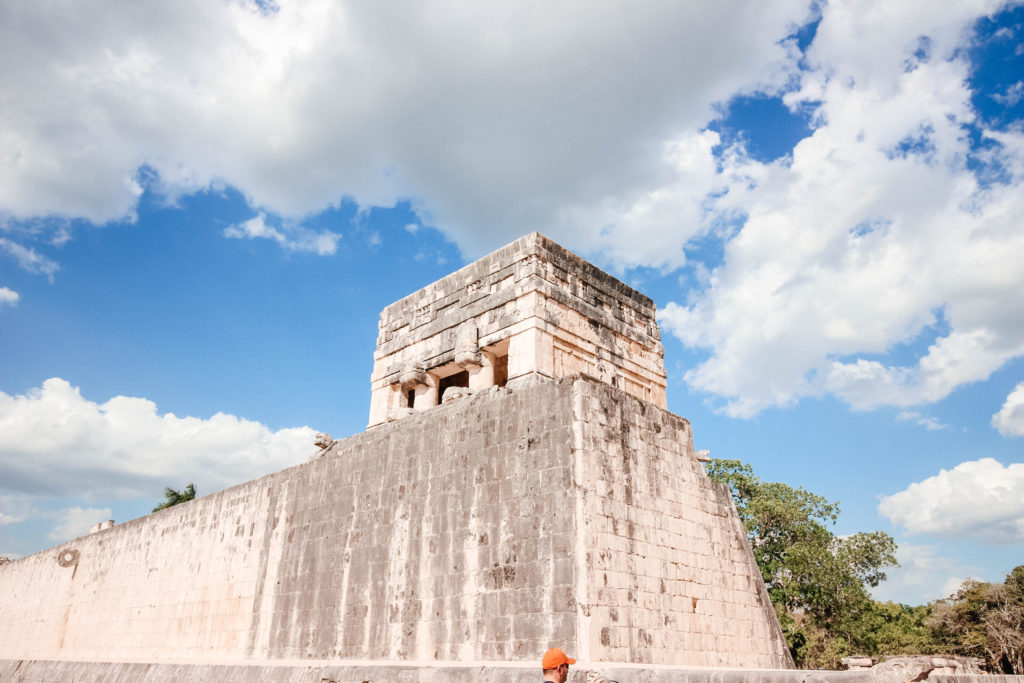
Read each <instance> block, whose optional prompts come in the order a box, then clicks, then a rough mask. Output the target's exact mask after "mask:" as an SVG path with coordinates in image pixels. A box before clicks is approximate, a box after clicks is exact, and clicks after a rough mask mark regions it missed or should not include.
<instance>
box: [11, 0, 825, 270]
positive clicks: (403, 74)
mask: <svg viewBox="0 0 1024 683" xmlns="http://www.w3.org/2000/svg"><path fill="white" fill-rule="evenodd" d="M277 4H278V6H279V8H278V9H277V11H272V12H262V11H259V9H258V8H257V7H256V6H255V5H254V4H253V3H250V2H214V3H210V2H206V1H205V0H182V1H181V2H175V3H165V2H157V1H156V0H148V1H143V2H139V3H136V4H134V5H133V10H132V11H131V12H125V11H113V10H111V11H107V12H103V13H102V14H101V15H98V14H97V11H96V8H86V7H84V6H78V5H72V6H69V7H62V8H61V9H60V11H58V10H57V9H56V8H54V7H52V6H49V5H47V4H46V3H21V4H17V5H14V6H12V7H11V8H9V9H8V11H7V13H6V16H5V23H6V25H7V26H9V27H11V30H10V31H8V32H7V34H6V39H5V40H4V41H2V43H0V61H2V62H3V63H4V64H5V65H7V67H8V68H5V69H4V70H3V73H0V91H2V92H4V93H5V94H6V95H7V97H5V98H4V100H3V103H2V104H0V118H2V119H3V121H4V127H3V131H0V149H2V150H3V153H2V154H0V174H2V176H3V177H4V178H5V182H3V183H0V213H2V212H7V213H8V214H10V215H11V216H13V217H14V218H26V217H32V216H44V215H59V216H75V217H84V218H86V219H88V220H91V221H93V222H96V223H102V222H105V221H108V220H112V219H118V218H126V217H127V218H131V217H132V216H133V215H134V211H135V207H136V202H137V200H138V197H139V194H140V191H141V188H140V182H141V181H140V180H138V179H137V177H136V176H137V169H138V168H139V167H140V165H142V164H146V165H148V166H149V167H150V168H152V169H154V170H155V171H156V172H157V173H158V174H159V179H160V180H159V182H160V188H158V189H160V190H162V191H163V192H165V193H167V194H168V195H170V196H171V197H174V196H177V195H180V194H183V193H188V192H192V191H195V190H197V189H200V188H204V187H207V186H209V185H210V184H211V183H214V184H216V183H225V184H229V185H231V186H234V187H236V188H238V189H239V190H241V191H242V193H243V194H244V195H245V196H246V197H247V198H248V200H249V201H250V203H251V205H252V206H253V207H254V208H257V209H260V210H264V211H267V212H271V213H275V214H278V215H282V216H285V217H287V218H289V219H293V220H299V219H301V218H302V217H303V216H305V215H308V214H310V213H313V212H318V211H321V210H322V209H324V208H326V207H327V206H330V205H333V204H336V203H338V202H339V201H341V200H342V198H348V199H351V200H352V201H354V202H356V203H357V204H359V205H360V207H364V208H365V207H370V206H391V205H393V204H394V203H395V202H396V201H400V200H409V201H411V202H412V204H413V206H414V208H415V209H416V211H417V212H418V213H419V214H420V216H421V217H422V218H423V219H424V221H425V224H426V225H431V226H436V227H438V228H440V229H442V230H443V231H444V232H446V233H447V234H448V236H450V237H453V238H455V239H456V240H457V241H458V243H459V244H460V246H462V247H463V248H464V249H465V250H466V251H467V252H468V253H470V254H477V253H480V252H482V251H484V250H488V249H491V248H494V247H496V246H498V245H500V244H503V243H505V242H508V241H511V239H514V238H516V237H519V236H520V235H521V234H523V233H525V232H527V231H529V230H533V229H541V230H544V231H545V232H548V233H549V234H551V235H552V237H555V238H556V239H561V240H563V241H566V242H571V243H573V244H574V245H575V246H576V247H577V248H579V249H584V250H590V251H597V250H601V249H604V250H606V251H607V253H608V254H609V255H610V256H611V257H613V258H614V259H616V260H617V261H619V262H621V263H624V264H628V263H639V262H646V261H648V260H651V259H653V260H655V261H657V262H658V263H659V264H660V263H665V264H672V263H679V262H681V260H682V256H681V247H682V244H683V240H684V239H685V237H686V235H687V234H689V233H690V232H692V230H693V229H694V228H693V226H691V225H689V223H688V221H689V218H690V217H691V216H692V215H694V212H695V210H694V209H693V208H692V207H689V206H679V207H678V208H679V209H680V210H681V211H682V214H681V215H679V216H675V217H673V216H672V215H671V213H670V210H671V208H672V206H673V205H676V206H678V205H679V203H680V202H685V201H689V195H688V194H687V193H686V192H685V188H686V187H687V184H688V182H689V181H695V182H702V180H701V178H700V177H698V176H694V175H686V174H690V173H694V172H703V164H704V163H705V161H706V159H698V158H695V159H692V160H687V159H684V158H680V155H679V154H678V153H677V150H676V147H677V143H679V141H682V142H683V144H684V145H685V144H686V143H688V142H689V141H691V140H692V139H693V138H694V136H697V135H699V131H700V129H701V128H703V127H704V126H705V125H706V124H707V122H708V121H709V120H710V119H711V118H713V116H714V115H715V114H714V112H715V109H714V104H715V103H716V102H720V101H724V100H726V99H728V98H729V97H731V96H732V95H734V94H735V93H737V92H742V91H752V90H755V89H757V88H761V87H766V88H769V89H773V88H775V87H777V86H779V85H782V84H784V83H786V82H787V81H788V80H789V79H790V78H791V77H792V75H793V73H794V71H795V69H796V59H797V57H798V55H797V54H796V53H795V50H794V47H793V44H792V41H786V40H784V39H785V38H786V36H787V35H788V34H789V33H790V32H791V30H792V29H793V28H794V27H795V25H797V24H799V23H802V22H803V21H804V20H805V19H806V17H807V15H808V14H809V10H808V2H807V0H780V1H779V2H774V3H757V4H754V5H751V4H750V3H744V2H740V1H739V0H731V1H726V2H719V3H714V4H712V5H703V4H702V5H696V4H694V5H686V4H679V3H672V2H650V3H642V4H640V5H638V4H637V3H631V2H625V1H618V2H602V3H599V4H597V5H595V4H594V3H589V2H582V1H581V0H577V1H575V2H564V3H557V4H546V5H544V6H543V7H541V8H538V6H533V5H530V4H524V3H506V4H503V5H493V4H492V5H486V6H484V5H479V6H477V5H467V4H466V3H462V2H456V1H455V0H432V1H429V2H426V3H412V4H403V5H401V6H394V5H388V4H386V3H356V2H334V1H327V0H311V1H304V2H297V1H295V0H291V1H289V0H283V1H281V2H279V3H277ZM100 16H102V19H100V18H99V17H100ZM670 182H671V183H673V188H672V189H671V190H670V191H669V192H668V193H661V191H660V190H659V188H661V187H663V186H665V185H666V183H670ZM693 194H694V195H695V194H696V193H693ZM662 199H664V201H665V203H662ZM698 203H699V202H698ZM659 206H660V209H659ZM645 217H650V218H651V219H652V220H656V221H658V223H657V226H655V229H651V230H649V231H648V232H647V233H646V237H648V238H652V239H654V238H657V239H658V240H660V241H661V242H662V243H663V244H664V245H666V246H668V247H669V248H668V249H667V250H666V251H665V252H664V253H657V252H655V251H654V250H653V249H652V248H650V247H649V246H648V245H647V244H646V242H647V240H639V241H638V240H636V239H635V234H634V232H635V230H637V227H636V226H635V225H634V223H635V222H636V221H639V220H641V219H642V218H645ZM592 219H600V220H601V221H603V222H602V223H601V224H597V223H590V222H589V221H591V220H592ZM619 221H622V222H623V223H624V225H623V227H621V228H620V227H618V223H619ZM666 226H667V227H668V228H669V230H670V231H679V235H678V237H677V238H676V239H672V237H671V236H670V235H669V236H665V235H662V234H661V232H660V231H661V230H663V229H664V228H665V227H666Z"/></svg>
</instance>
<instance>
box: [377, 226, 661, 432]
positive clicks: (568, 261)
mask: <svg viewBox="0 0 1024 683" xmlns="http://www.w3.org/2000/svg"><path fill="white" fill-rule="evenodd" d="M654 314H655V307H654V302H652V301H651V299H649V298H648V297H646V296H645V295H643V294H641V293H640V292H637V291H636V290H634V289H632V288H631V287H629V286H627V285H625V284H623V283H622V282H620V281H619V280H616V279H615V278H613V277H612V276H610V275H608V274H607V273H604V272H603V271H601V270H599V269H598V268H596V267H594V266H593V265H591V264H590V263H588V262H586V261H584V260H583V259H581V258H579V257H578V256H576V255H575V254H573V253H572V252H570V251H568V250H566V249H564V248H563V247H561V246H559V245H557V244H555V243H554V242H552V241H551V240H549V239H547V238H546V237H544V236H543V235H541V234H539V233H533V234H531V235H527V236H526V237H523V238H521V239H519V240H517V241H515V242H513V243H512V244H509V245H508V246H506V247H503V248H501V249H499V250H497V251H495V252H494V253H492V254H490V255H488V256H485V257H484V258H482V259H480V260H479V261H476V262H474V263H472V264H470V265H468V266H466V267H465V268H462V269H461V270H459V271H456V272H455V273H452V274H451V275H449V276H447V277H444V278H442V279H441V280H438V281H437V282H435V283H433V284H431V285H429V286H427V287H424V288H423V289H421V290H420V291H418V292H415V293H413V294H411V295H409V296H407V297H405V298H404V299H402V300H400V301H398V302H396V303H394V304H392V305H390V306H388V307H387V308H385V309H384V311H383V312H382V313H381V315H380V323H379V329H380V332H379V335H378V338H377V351H376V353H375V354H374V369H373V375H372V378H371V383H372V393H371V406H370V421H369V424H370V426H374V425H377V424H382V423H384V422H387V421H389V420H394V419H397V418H399V417H402V416H404V415H407V414H408V413H407V412H406V411H404V410H403V409H405V408H408V407H410V404H411V405H412V407H414V408H415V409H416V410H424V409H427V408H432V407H434V406H436V405H438V403H439V399H440V398H441V395H442V394H443V392H444V389H445V388H446V387H445V386H444V384H445V382H446V381H456V382H459V383H460V385H461V386H465V387H468V388H469V389H471V390H474V391H478V390H481V389H485V388H487V387H489V386H492V385H495V384H497V385H499V386H500V385H504V384H505V383H506V382H509V383H511V384H512V385H515V384H517V383H521V382H522V380H524V379H525V378H526V377H527V376H529V375H535V374H536V375H541V376H543V377H565V376H569V375H573V374H576V373H584V374H587V375H590V376H592V377H595V378H597V379H599V380H601V381H604V382H607V383H609V384H612V385H613V386H616V387H619V388H621V389H623V390H625V391H626V392H628V393H630V394H632V395H634V396H636V397H638V398H641V399H643V400H645V401H648V402H651V403H653V404H655V405H657V406H660V407H665V383H666V380H665V363H664V349H663V347H662V345H661V333H660V331H659V330H658V324H657V322H656V321H655V317H654Z"/></svg>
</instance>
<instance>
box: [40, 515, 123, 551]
mask: <svg viewBox="0 0 1024 683" xmlns="http://www.w3.org/2000/svg"><path fill="white" fill-rule="evenodd" d="M110 515H111V512H110V508H81V507H70V508H64V509H63V510H60V511H59V512H58V513H57V524H55V525H54V527H53V529H51V530H50V533H48V534H47V538H49V539H50V540H51V541H53V542H55V543H63V542H64V541H68V540H71V539H72V538H78V537H79V536H85V535H86V534H87V533H89V528H90V527H91V526H92V525H93V524H96V523H98V522H102V521H105V520H108V519H110Z"/></svg>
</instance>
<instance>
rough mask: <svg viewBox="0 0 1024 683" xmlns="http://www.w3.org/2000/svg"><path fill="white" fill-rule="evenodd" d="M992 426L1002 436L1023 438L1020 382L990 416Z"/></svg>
mask: <svg viewBox="0 0 1024 683" xmlns="http://www.w3.org/2000/svg"><path fill="white" fill-rule="evenodd" d="M992 426H993V427H995V428H996V429H998V430H999V433H1000V434H1002V435H1003V436H1024V382H1021V383H1020V384H1018V385H1017V386H1016V387H1014V389H1013V391H1011V392H1010V394H1009V396H1007V397H1006V401H1005V402H1004V403H1003V407H1002V408H1000V409H999V412H998V413H996V414H995V415H993V416H992Z"/></svg>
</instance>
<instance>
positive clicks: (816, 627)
mask: <svg viewBox="0 0 1024 683" xmlns="http://www.w3.org/2000/svg"><path fill="white" fill-rule="evenodd" d="M707 473H708V475H709V476H710V477H711V478H712V479H714V480H715V481H719V482H722V483H724V484H725V485H726V486H728V487H729V490H730V491H731V492H732V497H733V501H734V502H735V504H736V511H737V512H738V513H739V516H740V519H741V520H742V521H743V525H744V527H745V528H746V530H747V534H748V538H749V540H750V545H751V549H752V550H753V553H754V558H755V559H756V560H757V564H758V567H760V569H761V576H762V577H763V578H764V582H765V585H766V587H767V588H768V595H769V596H770V597H771V600H772V603H773V604H774V605H775V608H776V612H777V613H778V614H779V620H780V623H781V624H782V626H783V630H784V632H785V633H786V639H787V641H788V643H789V647H790V650H791V651H792V653H793V657H794V660H795V661H796V662H797V664H798V665H802V666H809V667H818V666H824V667H826V668H839V666H840V661H839V660H841V659H842V658H843V657H845V656H847V655H849V654H853V653H855V652H867V653H873V652H876V651H877V649H878V644H877V642H876V641H877V637H878V634H877V631H876V629H875V628H874V627H875V626H877V624H878V614H876V604H875V602H874V601H873V600H872V599H871V597H870V596H869V595H868V590H867V589H868V588H869V587H874V586H877V585H878V584H879V583H880V582H881V581H884V580H885V571H884V570H885V569H886V568H887V567H891V566H897V562H896V542H895V541H894V540H893V539H892V537H891V536H889V535H888V534H886V533H883V532H880V531H873V532H867V533H865V532H862V533H857V534H853V535H850V536H843V537H839V536H836V535H835V534H834V533H833V532H832V531H831V530H830V528H829V527H831V526H832V525H834V524H835V521H836V519H837V518H838V517H839V505H838V503H835V502H831V501H829V500H826V499H825V498H823V497H822V496H819V495H817V494H814V493H811V492H809V491H807V490H805V489H802V488H794V487H792V486H789V485H788V484H783V483H779V482H763V481H761V480H760V479H759V478H758V477H757V476H756V475H755V474H754V472H753V469H752V468H751V467H750V465H747V464H745V463H742V462H740V461H738V460H712V461H711V462H710V463H709V464H708V466H707Z"/></svg>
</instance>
